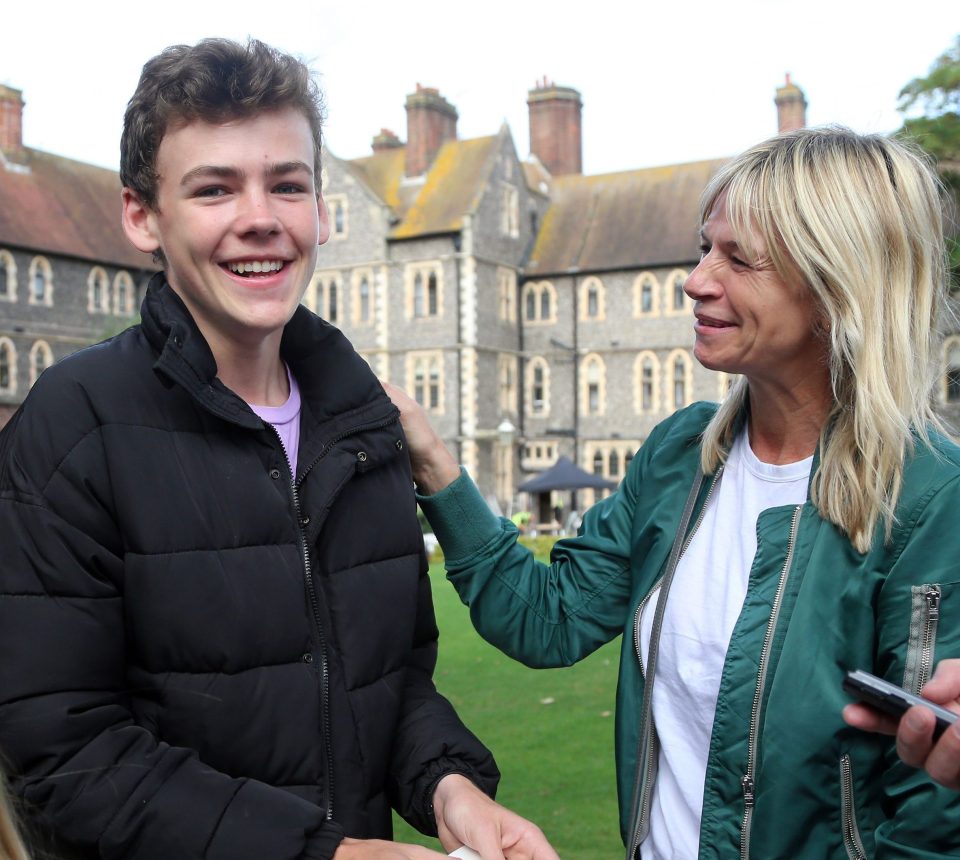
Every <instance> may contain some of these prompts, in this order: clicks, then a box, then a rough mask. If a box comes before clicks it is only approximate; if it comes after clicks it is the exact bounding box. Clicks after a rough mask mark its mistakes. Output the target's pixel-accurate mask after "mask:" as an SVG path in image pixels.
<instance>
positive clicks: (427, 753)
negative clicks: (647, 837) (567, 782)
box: [0, 40, 556, 860]
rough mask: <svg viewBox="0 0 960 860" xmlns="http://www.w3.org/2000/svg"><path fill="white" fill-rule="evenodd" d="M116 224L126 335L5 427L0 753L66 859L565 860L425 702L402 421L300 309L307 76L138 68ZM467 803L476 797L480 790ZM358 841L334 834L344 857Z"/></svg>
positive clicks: (446, 711) (314, 122) (261, 51)
mask: <svg viewBox="0 0 960 860" xmlns="http://www.w3.org/2000/svg"><path fill="white" fill-rule="evenodd" d="M121 146H122V167H121V179H122V182H123V185H124V189H123V226H124V229H125V231H126V233H127V235H128V237H129V238H130V240H131V241H132V242H133V244H134V245H135V246H136V247H137V248H139V249H140V250H141V251H144V252H146V253H152V254H153V255H154V256H155V258H156V259H158V260H160V261H162V263H163V272H162V273H161V274H158V275H157V276H156V277H154V279H153V280H152V281H151V283H150V286H149V288H148V290H147V294H146V297H145V299H144V303H143V308H142V324H141V325H139V326H135V327H133V328H131V329H129V330H127V331H126V332H124V333H123V334H121V335H119V336H118V337H116V338H114V339H112V340H110V341H108V342H106V343H103V344H100V345H98V346H94V347H91V348H89V349H86V350H83V351H81V352H80V353H77V354H76V355H74V356H71V357H70V358H69V359H67V360H65V361H63V362H61V363H60V364H58V365H57V366H56V367H53V368H51V369H50V370H49V371H48V372H47V373H45V374H44V375H43V377H42V378H41V379H40V380H38V382H37V384H36V386H35V387H34V389H33V391H32V392H31V393H30V395H29V397H28V398H27V400H26V402H25V403H24V404H23V407H22V408H21V410H20V411H19V412H18V413H17V414H16V415H15V416H14V418H13V419H12V421H11V422H10V423H9V425H8V426H7V427H6V428H5V429H4V431H3V433H2V434H0V546H2V547H3V554H2V559H0V750H2V752H3V755H4V756H5V758H6V763H7V765H8V766H9V767H10V770H11V776H12V781H13V784H14V787H15V789H16V791H17V792H18V793H19V794H20V795H21V797H22V798H23V800H24V804H25V807H26V811H27V812H28V814H30V815H31V817H32V818H33V820H34V822H35V824H36V825H37V826H38V829H39V830H40V831H42V832H44V833H47V834H50V835H51V836H52V839H53V840H54V842H55V847H54V849H53V850H54V851H55V852H56V854H55V856H64V857H66V856H70V857H74V856H78V857H84V858H88V857H90V858H92V857H115V858H129V860H134V858H136V860H147V858H151V859H152V858H155V860H174V858H176V860H189V858H210V860H214V858H217V860H219V858H223V860H244V858H250V860H254V858H256V860H263V858H270V860H286V858H291V860H292V858H330V857H335V858H336V860H350V858H398V860H402V858H413V860H415V859H416V858H427V857H435V856H440V855H438V854H436V853H435V852H432V851H428V850H427V849H424V848H419V847H416V846H404V845H395V844H393V843H389V842H385V841H381V840H387V839H389V838H390V833H391V824H390V808H391V806H393V807H395V808H396V809H397V810H398V811H399V812H400V813H401V814H402V815H404V817H406V818H407V819H408V820H410V821H411V822H413V823H414V824H415V825H416V826H418V827H419V828H420V829H422V830H424V831H426V832H435V829H438V830H439V834H440V837H441V840H442V843H443V845H444V846H445V847H446V848H447V849H448V850H449V849H451V848H453V847H455V846H457V845H460V844H461V843H466V844H469V845H470V846H472V847H473V848H475V849H477V850H479V851H480V852H481V853H482V854H483V856H484V858H485V860H490V858H503V857H507V858H510V857H518V858H519V857H524V858H527V857H536V858H543V860H554V858H556V854H555V853H554V852H553V851H552V849H551V848H550V847H549V845H548V844H547V843H546V841H545V840H544V838H543V836H542V834H541V833H540V832H539V831H538V830H537V828H536V827H534V826H533V825H532V824H530V823H529V822H526V821H524V820H523V819H521V818H519V817H518V816H516V815H514V814H513V813H510V812H508V811H507V810H505V809H504V808H503V807H501V806H499V805H497V804H496V803H494V802H493V801H492V800H491V799H490V797H489V796H488V795H492V793H493V791H494V789H495V786H496V783H497V779H498V776H499V775H498V773H497V769H496V766H495V764H494V762H493V759H492V758H491V756H490V754H489V753H488V752H487V750H486V749H485V748H484V747H483V746H482V745H481V744H480V743H479V742H478V741H477V740H476V738H474V736H473V735H472V734H470V732H469V731H468V730H467V729H466V728H465V727H464V726H463V725H462V723H461V722H460V720H459V719H458V718H457V716H456V714H455V713H454V711H453V709H452V708H451V706H450V705H449V703H448V702H447V701H446V700H445V699H443V698H442V697H441V696H439V695H438V694H437V692H436V690H435V689H434V686H433V682H432V679H431V675H432V671H433V667H434V662H435V655H436V638H437V629H436V625H435V621H434V616H433V607H432V603H431V597H430V589H429V580H428V579H427V577H426V564H425V560H424V554H423V544H422V539H421V536H420V531H419V528H418V526H417V521H416V514H415V505H414V497H413V489H412V481H411V476H410V470H409V464H408V461H407V454H406V451H405V450H404V438H403V434H402V432H401V429H400V426H399V423H398V414H397V411H396V409H395V408H394V407H393V405H392V404H391V402H390V400H389V399H388V398H387V397H386V395H385V394H384V392H383V390H382V388H381V386H380V385H379V383H378V382H377V380H376V379H375V378H374V376H373V375H372V373H371V372H370V370H369V369H368V368H367V366H366V364H365V362H364V361H363V360H362V359H361V358H360V357H359V356H358V355H357V354H356V353H355V352H354V350H353V349H352V347H351V346H350V344H349V343H348V342H347V341H346V340H345V338H344V337H343V336H342V335H341V334H340V332H339V331H337V330H336V329H335V328H333V327H332V326H330V325H327V324H326V323H324V322H323V321H322V320H320V319H318V318H317V317H316V316H314V315H313V314H311V313H309V312H308V311H307V310H306V309H305V308H302V307H300V304H299V302H300V298H301V296H302V294H303V291H304V289H305V287H306V285H307V282H308V281H309V279H310V277H311V275H312V273H313V271H314V264H315V261H316V256H317V246H318V245H320V244H323V242H324V241H326V239H327V237H328V234H329V228H328V224H327V213H326V209H325V207H324V204H323V200H322V198H321V197H320V187H319V184H320V182H319V176H320V165H319V161H320V110H319V105H318V93H317V91H316V88H315V85H314V84H313V82H312V80H311V78H310V75H309V72H308V71H307V69H306V68H305V67H304V66H303V65H302V64H301V63H300V62H298V61H297V60H294V59H293V58H291V57H288V56H286V55H283V54H280V53H278V52H276V51H274V50H272V49H270V48H268V47H267V46H265V45H263V44H261V43H258V42H255V41H252V42H250V43H249V44H248V45H246V46H241V45H237V44H235V43H232V42H228V41H225V40H207V41H204V42H201V43H200V44H198V45H197V46H195V47H186V46H179V47H174V48H170V49H168V50H166V51H164V52H163V53H162V54H160V55H159V56H157V57H155V58H154V59H152V60H151V61H150V62H148V63H147V64H146V66H145V67H144V70H143V75H142V77H141V79H140V84H139V86H138V88H137V91H136V93H135V94H134V96H133V98H132V99H131V101H130V104H129V105H128V108H127V113H126V117H125V124H124V133H123V140H122V145H121ZM481 789H482V790H481ZM345 837H349V838H345Z"/></svg>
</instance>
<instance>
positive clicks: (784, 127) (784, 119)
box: [773, 73, 807, 134]
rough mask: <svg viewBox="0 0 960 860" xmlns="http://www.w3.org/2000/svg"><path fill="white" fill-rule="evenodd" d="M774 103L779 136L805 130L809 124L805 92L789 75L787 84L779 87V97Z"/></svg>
mask: <svg viewBox="0 0 960 860" xmlns="http://www.w3.org/2000/svg"><path fill="white" fill-rule="evenodd" d="M773 103H774V104H775V105H776V106H777V133H778V134H783V133H784V132H785V131H794V130H795V129H798V128H803V127H804V126H805V125H806V124H807V99H806V98H805V97H804V95H803V90H801V89H800V87H798V86H797V85H796V84H795V83H792V82H791V80H790V75H789V73H788V74H787V82H786V83H785V84H784V85H783V86H782V87H777V97H776V98H775V99H774V100H773Z"/></svg>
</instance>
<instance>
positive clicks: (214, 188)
mask: <svg viewBox="0 0 960 860" xmlns="http://www.w3.org/2000/svg"><path fill="white" fill-rule="evenodd" d="M226 193H227V190H226V189H225V188H224V187H223V186H222V185H207V186H205V187H203V188H198V189H197V190H196V191H194V192H193V196H194V197H221V196H223V195H224V194H226Z"/></svg>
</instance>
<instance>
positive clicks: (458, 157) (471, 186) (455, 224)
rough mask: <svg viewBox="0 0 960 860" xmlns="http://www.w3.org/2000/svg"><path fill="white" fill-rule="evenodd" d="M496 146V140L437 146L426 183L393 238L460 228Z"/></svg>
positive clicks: (474, 202)
mask: <svg viewBox="0 0 960 860" xmlns="http://www.w3.org/2000/svg"><path fill="white" fill-rule="evenodd" d="M496 143H497V137H496V136H494V137H476V138H473V139H472V140H451V141H448V142H447V143H445V144H444V145H443V146H442V147H440V151H439V152H438V153H437V157H436V158H435V159H434V161H433V164H432V165H431V167H430V170H429V171H428V172H427V180H426V182H425V183H424V185H423V188H422V189H421V190H420V193H419V194H418V195H417V199H416V200H415V201H414V203H413V205H412V206H411V207H410V208H409V209H408V210H407V211H406V213H405V214H404V215H403V220H402V221H401V222H400V223H399V224H398V225H397V226H396V227H395V228H394V229H393V232H392V233H391V234H390V238H392V239H412V238H414V237H415V236H428V235H431V234H436V233H453V232H456V231H458V230H460V229H461V228H462V227H463V216H464V215H466V214H468V213H469V212H472V211H473V209H474V207H475V205H476V202H477V197H478V195H479V194H480V191H481V185H482V181H483V179H484V175H485V173H486V168H487V165H488V163H489V160H490V155H491V153H492V152H493V150H494V147H495V146H496Z"/></svg>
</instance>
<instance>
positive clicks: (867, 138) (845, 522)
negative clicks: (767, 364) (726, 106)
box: [700, 128, 947, 552]
mask: <svg viewBox="0 0 960 860" xmlns="http://www.w3.org/2000/svg"><path fill="white" fill-rule="evenodd" d="M723 194H726V210H727V212H726V214H727V217H728V219H729V221H730V223H731V225H732V226H733V229H734V231H735V234H736V238H737V242H738V243H739V244H740V246H741V247H742V248H744V249H745V250H746V252H747V253H750V252H751V250H753V249H752V248H751V244H752V243H753V244H756V241H755V238H754V237H756V238H757V239H759V240H761V241H762V242H763V244H764V246H765V247H766V251H767V254H768V255H769V256H770V258H771V260H772V262H773V264H774V266H775V267H776V269H777V272H778V273H779V274H780V276H781V277H783V278H784V280H787V281H788V282H789V281H790V280H791V279H795V278H797V277H798V276H799V278H800V279H802V281H803V282H804V283H805V284H806V285H807V286H808V287H809V289H810V290H811V291H812V292H813V294H814V296H815V297H816V300H817V302H818V304H819V306H820V309H821V317H822V320H823V328H824V331H823V332H822V335H823V336H824V337H825V338H826V339H827V340H828V341H829V345H830V357H829V361H830V380H831V385H832V388H833V398H834V406H833V409H832V412H831V414H830V417H829V419H828V420H827V422H826V423H825V425H824V428H823V431H822V432H821V436H820V463H819V467H818V468H817V470H816V472H815V474H814V475H813V478H812V481H811V487H810V491H811V500H812V501H813V503H814V504H815V505H816V507H817V509H818V510H819V511H820V514H821V515H822V516H823V517H824V518H825V519H827V520H829V521H830V522H832V523H835V524H836V525H837V526H839V527H840V528H841V529H842V530H843V531H844V532H845V533H846V534H847V535H848V536H849V538H850V540H851V542H852V543H853V545H854V546H855V547H856V549H857V550H858V551H860V552H866V551H867V549H868V548H869V547H870V544H871V541H872V538H873V534H874V531H875V529H876V526H877V523H878V521H883V523H884V524H885V533H886V536H887V538H889V536H890V534H891V529H892V527H893V524H894V521H895V515H894V512H895V508H896V503H897V499H898V498H899V495H900V489H901V484H902V481H903V464H904V458H905V457H906V456H907V455H908V453H910V452H911V451H912V449H913V445H914V438H915V436H916V437H918V438H919V440H921V441H922V442H923V443H925V444H929V443H930V438H929V428H936V429H937V430H941V431H942V429H943V428H942V427H941V425H940V422H939V420H938V419H937V417H936V416H935V415H934V412H933V387H934V383H935V381H936V377H937V368H938V359H937V348H938V345H939V339H940V338H939V336H938V332H939V330H940V329H939V322H940V314H941V313H942V311H943V309H944V306H945V303H946V298H947V283H946V272H947V269H946V252H945V246H944V238H943V214H942V202H941V196H940V184H939V182H938V180H937V177H936V174H935V173H934V172H933V170H932V169H931V167H930V165H929V164H928V162H927V161H926V159H925V158H924V157H923V156H922V155H920V154H919V153H918V152H916V151H914V150H913V149H912V148H911V147H910V146H908V145H907V144H905V143H903V142H902V141H898V140H894V139H892V138H888V137H882V136H879V135H859V134H855V133H854V132H852V131H850V130H848V129H845V128H821V129H801V130H798V131H795V132H791V133H788V134H784V135H780V136H778V137H775V138H772V139H770V140H767V141H765V142H764V143H761V144H758V145H757V146H754V147H753V148H751V149H749V150H747V151H746V152H744V153H743V154H742V155H740V156H738V157H737V158H735V159H733V161H731V162H730V163H728V164H726V165H725V166H724V167H723V168H722V169H721V170H720V172H719V173H717V175H716V176H715V177H714V178H713V180H712V181H711V182H710V185H709V186H708V187H707V188H706V190H705V191H704V193H703V196H702V199H701V202H700V224H701V226H702V225H703V224H704V223H705V221H706V219H707V217H708V216H709V215H710V212H711V211H712V209H713V207H714V204H715V203H716V202H717V200H718V199H719V198H720V197H721V195H723ZM748 396H749V391H748V383H747V380H745V379H740V380H738V382H737V383H736V384H735V385H734V387H733V389H732V390H731V392H730V394H729V395H728V396H727V398H726V399H725V401H724V402H723V404H722V405H721V407H720V409H719V410H718V411H717V413H716V415H715V416H714V418H713V420H712V421H711V422H710V424H709V426H708V427H707V429H706V431H705V433H704V438H703V446H702V454H701V465H702V468H703V470H704V472H705V473H707V474H710V473H711V472H713V471H715V470H716V469H717V468H718V467H719V465H720V464H721V463H723V462H725V460H726V457H727V453H728V452H729V450H730V446H731V444H732V442H733V436H734V435H735V433H736V430H737V427H738V425H739V420H740V417H741V416H742V415H743V414H745V410H746V409H747V408H749V399H748Z"/></svg>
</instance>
